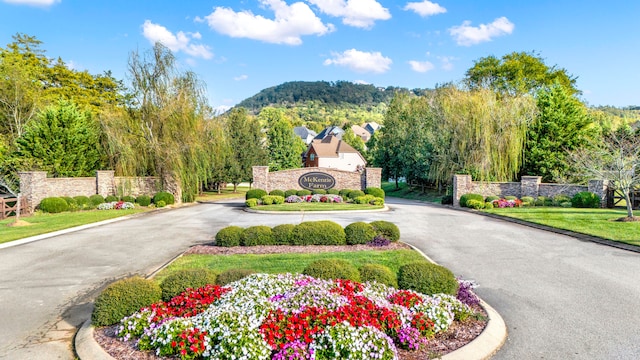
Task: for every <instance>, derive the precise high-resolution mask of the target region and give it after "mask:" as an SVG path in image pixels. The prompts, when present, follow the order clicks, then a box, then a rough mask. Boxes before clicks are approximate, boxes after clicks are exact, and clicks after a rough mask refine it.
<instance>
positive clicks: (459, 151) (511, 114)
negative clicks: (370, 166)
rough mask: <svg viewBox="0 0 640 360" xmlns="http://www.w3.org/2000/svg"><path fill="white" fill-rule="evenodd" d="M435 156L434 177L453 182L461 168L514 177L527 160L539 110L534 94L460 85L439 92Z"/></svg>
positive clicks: (488, 176)
mask: <svg viewBox="0 0 640 360" xmlns="http://www.w3.org/2000/svg"><path fill="white" fill-rule="evenodd" d="M432 103H433V106H434V109H433V111H434V113H435V116H434V133H435V134H437V136H436V137H435V138H436V139H438V140H437V144H435V145H434V153H435V154H434V162H433V164H432V166H431V167H430V171H431V177H432V178H434V179H436V180H439V181H445V182H448V181H449V180H450V179H451V177H452V176H453V175H454V174H456V173H467V174H471V175H472V176H473V177H474V178H475V179H477V180H493V181H510V180H513V179H514V178H516V177H517V175H518V172H519V171H520V168H521V167H522V163H523V151H524V144H525V139H526V134H527V128H528V125H529V124H530V123H531V121H532V120H533V118H534V116H535V112H536V107H535V102H534V101H533V99H532V98H531V97H530V96H500V97H498V96H496V94H495V93H494V92H493V91H491V90H487V89H477V90H472V91H467V90H463V89H459V88H457V87H455V86H447V87H442V88H439V89H438V90H437V91H436V92H435V93H434V99H433V102H432Z"/></svg>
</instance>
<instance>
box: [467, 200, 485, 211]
mask: <svg viewBox="0 0 640 360" xmlns="http://www.w3.org/2000/svg"><path fill="white" fill-rule="evenodd" d="M467 207H468V208H470V209H475V210H479V209H484V201H481V200H475V199H470V200H467Z"/></svg>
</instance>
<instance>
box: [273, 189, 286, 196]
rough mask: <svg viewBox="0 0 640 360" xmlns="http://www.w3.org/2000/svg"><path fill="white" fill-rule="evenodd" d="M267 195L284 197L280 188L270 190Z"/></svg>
mask: <svg viewBox="0 0 640 360" xmlns="http://www.w3.org/2000/svg"><path fill="white" fill-rule="evenodd" d="M269 195H274V196H282V197H285V196H284V191H282V190H271V191H269Z"/></svg>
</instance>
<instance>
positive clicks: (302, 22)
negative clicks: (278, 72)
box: [205, 0, 334, 45]
mask: <svg viewBox="0 0 640 360" xmlns="http://www.w3.org/2000/svg"><path fill="white" fill-rule="evenodd" d="M260 3H261V4H263V5H266V6H267V7H268V8H269V9H271V10H272V11H273V12H274V14H275V18H274V19H267V18H265V17H263V16H260V15H254V14H253V13H252V12H251V11H240V12H235V11H233V10H232V9H230V8H226V7H216V8H215V10H214V11H213V12H212V13H211V14H209V15H207V16H206V17H205V19H206V20H207V23H208V24H209V27H210V28H211V29H213V30H215V31H217V32H219V33H221V34H225V35H229V36H231V37H235V38H249V39H254V40H260V41H264V42H268V43H274V44H287V45H300V44H302V39H300V37H301V36H302V35H324V34H326V33H329V32H331V31H333V30H334V26H333V25H331V24H328V25H325V24H323V23H322V20H320V18H318V17H317V16H316V14H315V13H314V12H313V11H311V9H310V8H309V6H308V5H307V4H305V3H302V2H296V3H293V4H291V5H287V3H285V2H284V1H282V0H260Z"/></svg>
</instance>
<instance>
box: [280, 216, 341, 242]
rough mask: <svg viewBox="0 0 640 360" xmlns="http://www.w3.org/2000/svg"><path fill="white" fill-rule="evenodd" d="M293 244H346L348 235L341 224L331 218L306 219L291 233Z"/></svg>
mask: <svg viewBox="0 0 640 360" xmlns="http://www.w3.org/2000/svg"><path fill="white" fill-rule="evenodd" d="M291 243H292V244H293V245H345V244H346V243H347V241H346V235H345V233H344V229H343V228H342V226H340V224H338V223H336V222H333V221H330V220H320V221H305V222H302V223H300V224H298V225H296V226H295V228H294V229H293V232H292V234H291Z"/></svg>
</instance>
